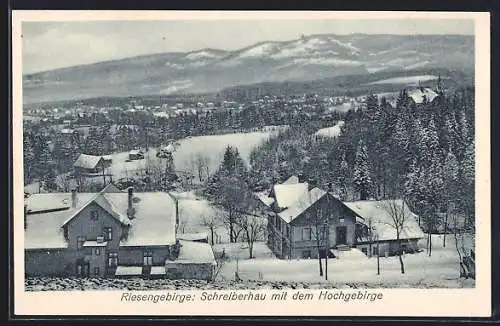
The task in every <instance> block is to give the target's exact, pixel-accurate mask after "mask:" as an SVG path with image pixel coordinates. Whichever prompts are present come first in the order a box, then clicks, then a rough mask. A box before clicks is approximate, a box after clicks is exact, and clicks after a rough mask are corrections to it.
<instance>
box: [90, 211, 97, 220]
mask: <svg viewBox="0 0 500 326" xmlns="http://www.w3.org/2000/svg"><path fill="white" fill-rule="evenodd" d="M98 219H99V212H98V211H95V210H94V211H91V212H90V220H91V221H97V220H98Z"/></svg>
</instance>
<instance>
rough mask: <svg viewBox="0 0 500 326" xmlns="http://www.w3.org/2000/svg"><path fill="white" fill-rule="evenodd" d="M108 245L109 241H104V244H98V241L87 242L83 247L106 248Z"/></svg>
mask: <svg viewBox="0 0 500 326" xmlns="http://www.w3.org/2000/svg"><path fill="white" fill-rule="evenodd" d="M107 244H108V242H107V241H103V242H97V241H85V242H84V243H83V246H84V247H106V245H107Z"/></svg>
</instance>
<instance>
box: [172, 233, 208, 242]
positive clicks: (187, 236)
mask: <svg viewBox="0 0 500 326" xmlns="http://www.w3.org/2000/svg"><path fill="white" fill-rule="evenodd" d="M177 238H178V239H180V240H187V241H196V240H207V239H208V232H197V233H180V234H177Z"/></svg>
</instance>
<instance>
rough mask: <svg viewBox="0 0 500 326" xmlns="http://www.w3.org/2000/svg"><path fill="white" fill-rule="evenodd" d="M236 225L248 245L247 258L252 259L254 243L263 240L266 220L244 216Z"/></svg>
mask: <svg viewBox="0 0 500 326" xmlns="http://www.w3.org/2000/svg"><path fill="white" fill-rule="evenodd" d="M238 225H239V227H240V228H241V230H242V231H243V232H244V235H245V240H246V242H247V244H248V254H249V258H254V255H253V247H254V244H255V241H257V240H259V239H262V238H263V235H264V234H265V232H266V229H267V219H265V218H263V217H260V216H254V215H248V214H246V215H244V216H242V218H240V219H239V220H238Z"/></svg>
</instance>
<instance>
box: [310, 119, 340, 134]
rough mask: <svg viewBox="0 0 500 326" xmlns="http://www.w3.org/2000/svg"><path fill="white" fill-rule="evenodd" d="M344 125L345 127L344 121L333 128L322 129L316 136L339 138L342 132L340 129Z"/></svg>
mask: <svg viewBox="0 0 500 326" xmlns="http://www.w3.org/2000/svg"><path fill="white" fill-rule="evenodd" d="M343 125H344V121H339V122H337V124H336V125H335V126H333V127H328V128H322V129H320V130H318V131H316V133H315V135H316V136H323V137H332V138H336V137H338V136H339V135H340V131H341V130H340V128H341V127H342V126H343Z"/></svg>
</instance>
